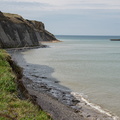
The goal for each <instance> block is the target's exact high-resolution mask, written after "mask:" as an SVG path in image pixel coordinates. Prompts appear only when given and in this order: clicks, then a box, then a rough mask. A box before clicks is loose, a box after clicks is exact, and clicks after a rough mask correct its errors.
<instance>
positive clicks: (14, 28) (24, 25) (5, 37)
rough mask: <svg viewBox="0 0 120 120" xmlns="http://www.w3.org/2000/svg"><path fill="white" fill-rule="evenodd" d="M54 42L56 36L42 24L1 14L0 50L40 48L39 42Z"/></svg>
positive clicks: (17, 16)
mask: <svg viewBox="0 0 120 120" xmlns="http://www.w3.org/2000/svg"><path fill="white" fill-rule="evenodd" d="M53 40H56V38H55V36H54V35H53V34H51V33H50V32H48V31H47V30H45V26H44V24H43V23H42V22H38V21H32V20H26V19H24V18H23V17H22V16H20V15H17V14H10V13H2V12H0V48H14V47H30V46H39V45H41V44H40V42H39V41H53ZM56 41H57V40H56Z"/></svg>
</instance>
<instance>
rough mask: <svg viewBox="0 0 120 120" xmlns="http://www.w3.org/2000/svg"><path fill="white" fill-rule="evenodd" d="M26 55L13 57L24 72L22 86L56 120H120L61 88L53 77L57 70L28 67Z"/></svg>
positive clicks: (21, 52)
mask: <svg viewBox="0 0 120 120" xmlns="http://www.w3.org/2000/svg"><path fill="white" fill-rule="evenodd" d="M40 49H42V48H40ZM46 49H47V48H46ZM25 51H26V50H25ZM25 51H24V50H23V51H22V50H21V51H14V50H13V51H9V53H10V54H11V55H12V58H13V60H14V61H16V62H17V63H18V65H19V66H21V67H22V68H23V74H24V77H23V79H22V82H23V84H24V86H25V88H26V89H27V91H28V93H29V94H30V95H31V96H32V97H33V98H34V101H35V102H36V103H37V104H38V105H39V106H41V108H42V109H43V110H45V111H47V112H48V113H49V114H50V115H51V116H52V117H53V119H54V120H68V119H69V120H73V119H74V120H117V119H118V118H117V117H116V116H114V115H112V114H110V113H109V112H107V111H104V110H101V108H99V106H95V105H93V104H91V103H89V102H88V101H87V100H85V99H84V98H83V97H82V96H80V94H78V93H75V92H72V90H71V89H69V88H67V87H65V86H63V85H60V84H59V81H58V80H57V79H56V78H53V77H52V76H51V74H52V73H53V72H54V68H51V67H49V66H46V65H36V64H30V63H27V62H26V61H25V59H24V57H23V53H24V52H25ZM27 51H28V50H27Z"/></svg>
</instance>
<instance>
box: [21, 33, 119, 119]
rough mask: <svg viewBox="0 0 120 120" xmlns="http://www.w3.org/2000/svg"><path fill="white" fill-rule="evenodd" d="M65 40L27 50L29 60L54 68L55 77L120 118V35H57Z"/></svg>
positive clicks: (25, 53) (61, 39) (26, 56)
mask: <svg viewBox="0 0 120 120" xmlns="http://www.w3.org/2000/svg"><path fill="white" fill-rule="evenodd" d="M56 38H57V39H58V40H60V41H62V42H57V43H44V44H47V45H48V46H49V47H47V48H39V49H32V50H28V51H26V52H23V55H24V59H25V60H26V61H27V62H28V63H32V64H37V65H38V64H39V65H47V66H49V67H51V68H53V69H54V72H53V73H52V76H51V77H53V78H55V79H57V80H58V81H59V82H60V83H59V84H61V85H63V86H65V87H67V88H69V89H71V91H73V92H77V93H79V94H81V95H82V96H83V97H84V98H85V99H86V100H88V101H89V102H91V103H94V104H95V105H97V106H100V107H101V108H103V109H104V110H107V111H109V112H110V113H112V114H114V115H117V116H119V117H120V41H111V40H110V39H120V36H77V35H56Z"/></svg>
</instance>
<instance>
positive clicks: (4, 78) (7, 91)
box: [0, 49, 51, 120]
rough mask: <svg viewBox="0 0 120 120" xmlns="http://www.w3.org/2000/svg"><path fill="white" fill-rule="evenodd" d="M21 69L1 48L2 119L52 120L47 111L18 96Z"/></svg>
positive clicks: (0, 114) (0, 113)
mask: <svg viewBox="0 0 120 120" xmlns="http://www.w3.org/2000/svg"><path fill="white" fill-rule="evenodd" d="M11 65H13V66H11ZM14 70H16V72H14ZM20 71H21V69H20V68H19V67H18V66H17V65H15V64H14V63H12V60H11V57H10V56H9V54H7V53H6V51H5V50H1V49H0V120H51V118H50V116H49V115H48V114H47V113H45V112H44V111H42V110H39V109H38V107H37V106H35V105H33V104H32V103H31V102H30V100H21V99H19V98H18V93H17V89H18V88H17V84H16V81H17V79H18V78H20V76H21V73H20Z"/></svg>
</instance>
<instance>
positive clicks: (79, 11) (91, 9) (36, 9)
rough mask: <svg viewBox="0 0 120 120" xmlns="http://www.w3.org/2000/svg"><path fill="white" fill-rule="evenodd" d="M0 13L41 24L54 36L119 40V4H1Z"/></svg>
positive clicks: (115, 0) (31, 0)
mask: <svg viewBox="0 0 120 120" xmlns="http://www.w3.org/2000/svg"><path fill="white" fill-rule="evenodd" d="M0 11H2V12H6V13H15V14H20V15H21V16H23V17H24V18H25V19H30V20H37V21H42V22H43V23H44V24H45V28H46V29H47V30H48V31H49V32H51V33H53V34H55V35H118V36H120V0H0Z"/></svg>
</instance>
